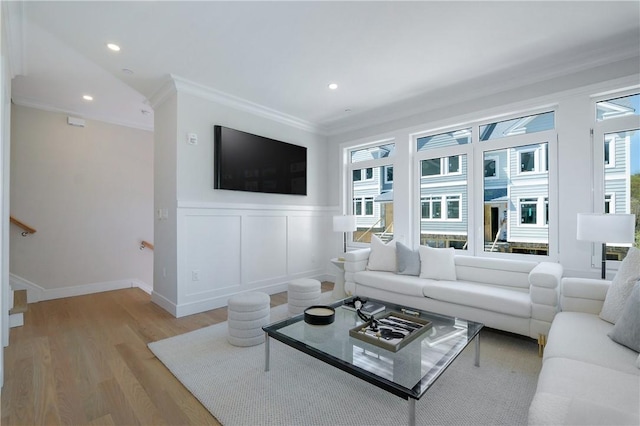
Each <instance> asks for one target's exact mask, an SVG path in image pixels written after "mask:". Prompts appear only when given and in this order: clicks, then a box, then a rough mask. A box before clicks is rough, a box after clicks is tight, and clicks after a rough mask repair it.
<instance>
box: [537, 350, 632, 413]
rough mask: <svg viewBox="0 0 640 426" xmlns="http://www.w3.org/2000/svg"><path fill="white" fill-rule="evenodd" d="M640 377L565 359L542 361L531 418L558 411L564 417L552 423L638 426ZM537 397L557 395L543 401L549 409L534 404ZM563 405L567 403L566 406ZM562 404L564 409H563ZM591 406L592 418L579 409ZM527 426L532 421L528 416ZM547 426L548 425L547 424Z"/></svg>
mask: <svg viewBox="0 0 640 426" xmlns="http://www.w3.org/2000/svg"><path fill="white" fill-rule="evenodd" d="M639 385H640V377H638V375H634V374H627V373H623V372H621V371H617V370H612V369H610V368H606V367H602V366H599V365H594V364H591V363H586V362H582V361H577V360H574V359H567V358H551V359H545V360H544V365H543V368H542V371H540V375H539V377H538V387H537V390H536V398H534V402H533V403H532V409H531V410H530V415H531V414H532V411H533V410H534V409H537V410H559V411H560V412H564V416H563V417H564V418H562V419H556V420H558V422H557V423H556V422H555V421H554V422H552V423H555V424H629V422H631V424H638V418H639V412H638V400H639V399H640V386H639ZM538 394H543V395H544V394H547V395H556V396H558V397H559V398H556V399H555V401H554V400H553V399H552V398H545V399H547V402H552V403H554V405H553V406H552V407H549V406H545V405H542V404H539V403H537V402H538V401H536V399H538ZM566 404H569V405H568V406H566ZM563 405H564V406H563ZM589 405H593V406H594V407H592V408H591V409H590V410H592V411H590V413H591V416H590V417H591V418H585V417H584V414H587V413H586V412H584V413H580V409H585V408H586V407H587V406H589ZM529 420H530V423H532V424H535V423H534V422H533V420H534V419H533V418H531V417H530V419H529ZM547 424H550V423H547Z"/></svg>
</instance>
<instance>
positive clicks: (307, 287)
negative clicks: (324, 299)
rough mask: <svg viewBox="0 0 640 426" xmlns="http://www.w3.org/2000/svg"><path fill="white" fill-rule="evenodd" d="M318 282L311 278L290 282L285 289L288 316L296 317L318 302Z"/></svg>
mask: <svg viewBox="0 0 640 426" xmlns="http://www.w3.org/2000/svg"><path fill="white" fill-rule="evenodd" d="M321 293H322V290H321V289H320V281H318V280H314V279H311V278H299V279H297V280H292V281H291V282H290V283H289V286H288V288H287V303H288V304H289V315H297V314H300V313H302V312H304V310H305V309H306V308H308V307H309V306H312V305H317V304H318V302H319V301H320V294H321Z"/></svg>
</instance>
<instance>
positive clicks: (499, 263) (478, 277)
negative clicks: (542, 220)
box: [454, 255, 538, 290]
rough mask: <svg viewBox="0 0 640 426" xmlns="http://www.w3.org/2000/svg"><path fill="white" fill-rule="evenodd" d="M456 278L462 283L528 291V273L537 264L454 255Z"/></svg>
mask: <svg viewBox="0 0 640 426" xmlns="http://www.w3.org/2000/svg"><path fill="white" fill-rule="evenodd" d="M454 261H455V264H456V277H457V279H459V280H462V281H473V282H478V283H484V284H489V285H498V286H504V287H518V288H522V289H525V290H526V289H528V288H529V286H530V284H529V273H530V272H531V270H532V269H533V268H535V267H536V265H537V264H538V263H536V262H531V261H525V260H513V259H492V258H489V257H477V256H464V255H456V256H455V258H454Z"/></svg>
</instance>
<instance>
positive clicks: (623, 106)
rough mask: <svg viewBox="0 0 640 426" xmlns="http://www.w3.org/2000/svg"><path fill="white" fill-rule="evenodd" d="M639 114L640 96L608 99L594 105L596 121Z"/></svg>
mask: <svg viewBox="0 0 640 426" xmlns="http://www.w3.org/2000/svg"><path fill="white" fill-rule="evenodd" d="M638 114H640V94H635V95H630V96H623V97H620V98H616V99H608V100H605V101H601V102H598V103H596V121H604V120H610V119H615V118H620V117H625V116H629V115H638Z"/></svg>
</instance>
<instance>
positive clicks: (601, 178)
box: [591, 87, 640, 271]
mask: <svg viewBox="0 0 640 426" xmlns="http://www.w3.org/2000/svg"><path fill="white" fill-rule="evenodd" d="M638 93H640V89H639V88H638V87H635V88H633V89H629V90H622V91H617V92H609V93H607V94H604V95H595V96H592V97H591V112H592V122H591V125H592V127H591V151H592V154H591V155H592V158H593V164H592V166H593V167H592V169H593V173H592V176H593V182H592V194H593V195H592V197H593V198H592V199H591V208H592V211H593V212H594V213H604V211H605V202H606V198H605V197H606V196H607V195H610V194H607V193H606V184H605V181H606V177H605V174H606V170H607V169H608V168H610V167H615V154H614V161H613V162H612V161H609V165H605V164H604V152H605V150H604V141H605V136H606V135H608V134H611V133H622V132H628V131H634V130H638V129H640V126H639V125H638V117H639V116H638V115H637V114H629V115H621V116H619V117H612V118H608V119H606V120H598V119H597V116H598V113H597V105H596V104H597V103H598V102H603V101H607V100H612V99H618V98H623V97H626V96H632V95H635V94H638ZM639 131H640V130H639ZM614 139H615V138H614ZM612 142H613V143H614V145H613V150H612V145H611V142H610V145H609V152H610V153H611V152H614V153H615V148H616V147H615V141H612ZM609 158H610V159H611V156H610V157H609ZM612 163H613V164H612ZM599 164H602V165H603V167H599V166H598V165H599ZM611 201H612V203H611V205H613V207H614V210H616V208H615V206H616V203H615V196H612V198H611ZM615 213H618V212H617V210H616V211H615ZM601 259H602V244H596V243H592V244H591V268H592V270H593V271H600V270H601V269H600V268H601ZM621 263H622V262H621V261H618V260H607V269H608V270H613V271H617V270H618V269H619V268H620V264H621Z"/></svg>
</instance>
